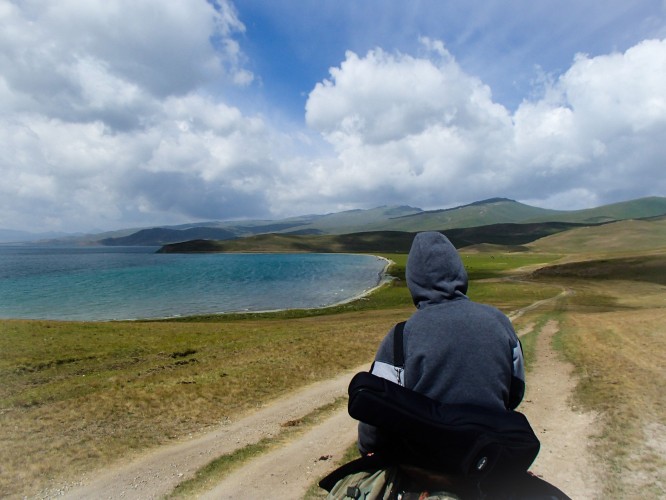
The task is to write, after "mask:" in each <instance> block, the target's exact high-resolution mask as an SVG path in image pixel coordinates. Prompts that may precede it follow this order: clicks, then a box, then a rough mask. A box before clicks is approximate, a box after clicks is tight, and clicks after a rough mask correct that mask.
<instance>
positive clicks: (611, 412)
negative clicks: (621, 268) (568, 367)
mask: <svg viewBox="0 0 666 500" xmlns="http://www.w3.org/2000/svg"><path fill="white" fill-rule="evenodd" d="M574 289H575V290H576V291H577V292H578V295H577V296H574V297H573V298H572V299H571V302H570V303H569V305H568V307H567V313H566V315H564V318H565V328H564V330H563V333H562V335H561V336H560V338H559V339H558V345H559V347H560V349H562V350H563V352H565V354H566V355H567V357H568V358H569V359H570V360H572V361H573V362H574V365H575V366H576V367H577V373H578V375H579V377H580V382H579V384H578V388H577V393H576V402H577V404H580V405H583V406H584V407H587V408H589V409H593V410H595V411H596V412H598V413H599V414H600V415H602V428H600V429H599V434H598V435H597V437H596V441H595V453H596V455H597V456H598V457H599V458H600V460H601V462H602V464H603V465H604V466H605V477H604V481H603V482H604V495H605V497H606V498H663V495H664V494H666V445H665V444H664V443H665V442H666V392H664V387H666V287H663V286H658V285H654V284H651V283H644V282H643V283H641V282H619V281H613V282H596V283H595V284H594V285H593V286H591V284H590V283H587V284H586V286H585V287H579V288H574ZM592 290H593V292H594V294H593V295H592V296H590V292H591V291H592ZM591 297H602V298H604V300H603V303H604V305H603V306H601V307H594V306H593V305H591V303H592V302H594V301H593V300H590V299H591ZM578 301H579V302H578ZM609 304H613V305H614V307H609Z"/></svg>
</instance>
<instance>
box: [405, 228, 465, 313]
mask: <svg viewBox="0 0 666 500" xmlns="http://www.w3.org/2000/svg"><path fill="white" fill-rule="evenodd" d="M406 278H407V286H408V287H409V291H410V293H411V294H412V300H413V301H414V304H415V305H416V306H417V307H419V308H420V307H423V306H425V305H428V304H439V303H442V302H443V301H445V300H452V299H455V298H459V297H465V294H466V293H467V271H466V270H465V266H464V265H463V262H462V259H461V258H460V255H459V254H458V251H457V250H456V248H455V247H454V246H453V245H452V244H451V242H450V241H449V239H448V238H447V237H446V236H444V235H443V234H441V233H438V232H435V231H428V232H424V233H418V234H417V235H416V237H415V238H414V241H413V242H412V247H411V249H410V251H409V256H408V257H407V271H406Z"/></svg>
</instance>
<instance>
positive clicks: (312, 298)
mask: <svg viewBox="0 0 666 500" xmlns="http://www.w3.org/2000/svg"><path fill="white" fill-rule="evenodd" d="M156 250H157V248H155V247H122V248H118V247H90V248H78V247H77V248H60V247H54V248H46V247H37V246H35V247H22V246H0V318H26V319H59V320H83V321H98V320H121V319H140V318H168V317H177V316H188V315H194V314H211V313H224V312H239V311H265V310H274V309H291V308H311V307H322V306H327V305H332V304H335V303H338V302H342V301H345V300H348V299H350V298H353V297H355V296H357V295H359V294H361V293H364V292H365V291H367V290H369V289H371V288H373V287H374V286H376V285H377V284H378V283H379V281H380V280H381V279H382V276H383V269H384V267H385V261H384V260H382V259H379V258H377V257H374V256H368V255H348V254H157V253H155V251H156Z"/></svg>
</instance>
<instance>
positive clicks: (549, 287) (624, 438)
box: [0, 234, 666, 498]
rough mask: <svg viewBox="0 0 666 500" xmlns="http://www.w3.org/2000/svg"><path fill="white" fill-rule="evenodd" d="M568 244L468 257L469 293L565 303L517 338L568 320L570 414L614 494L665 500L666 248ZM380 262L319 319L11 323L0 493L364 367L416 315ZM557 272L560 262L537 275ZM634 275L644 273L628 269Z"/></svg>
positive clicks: (513, 301) (503, 300)
mask: <svg viewBox="0 0 666 500" xmlns="http://www.w3.org/2000/svg"><path fill="white" fill-rule="evenodd" d="M557 237H558V240H557V250H550V249H549V248H548V246H547V242H544V241H543V240H540V241H539V244H540V247H539V248H532V249H531V250H530V251H527V252H525V251H521V252H513V253H510V252H503V253H498V252H494V251H470V252H465V251H464V250H463V251H462V254H463V259H464V262H465V264H466V266H467V268H468V272H469V275H470V279H471V284H470V297H471V298H472V299H474V300H479V301H482V302H487V303H491V304H494V305H496V306H497V307H499V308H500V309H502V310H503V311H504V312H506V313H510V312H512V311H516V310H518V309H521V308H524V307H526V306H528V305H530V304H533V303H535V302H537V301H541V300H544V299H550V298H555V297H558V298H557V299H556V300H553V301H546V302H543V303H542V305H540V306H539V307H537V308H534V309H531V310H529V311H526V312H525V314H523V315H522V316H520V317H519V318H517V319H516V328H517V329H519V328H520V327H521V325H526V324H528V323H534V322H539V321H544V318H556V319H557V321H558V322H559V324H560V327H561V334H560V335H559V336H558V337H557V338H556V344H557V348H558V349H559V351H560V352H561V353H562V355H563V356H566V357H567V358H568V359H569V360H571V361H572V362H573V363H574V365H575V366H576V370H577V373H578V375H579V376H580V383H579V386H578V390H577V393H576V395H575V398H576V401H575V404H577V405H582V406H583V407H585V408H589V409H591V410H594V411H597V412H599V414H600V429H599V433H598V435H597V436H595V450H596V452H597V454H598V456H599V460H600V463H601V464H602V465H603V467H604V470H605V474H606V476H605V477H604V478H603V481H602V482H603V483H604V484H605V488H606V492H605V493H606V494H608V495H610V496H611V497H618V496H619V497H634V498H638V497H642V498H657V497H659V496H660V495H663V494H664V492H665V491H666V487H665V486H664V484H666V478H664V471H665V470H666V459H665V458H664V449H663V443H664V439H665V437H666V396H664V394H663V390H662V389H661V388H663V387H664V386H666V373H665V371H664V370H665V369H664V367H665V366H666V345H665V344H666V332H665V329H664V325H666V281H665V280H664V277H666V252H664V251H663V249H662V250H658V249H657V250H655V249H654V248H651V249H641V251H640V252H637V251H632V249H631V248H628V246H627V245H625V246H624V247H623V248H622V254H621V256H620V257H621V258H615V257H617V256H614V255H612V254H608V253H606V254H604V255H599V254H597V253H588V254H581V253H576V247H579V246H580V242H576V244H575V245H573V247H574V248H573V249H572V248H567V247H566V245H565V243H563V240H562V235H561V234H560V235H557ZM544 240H547V238H544ZM597 248H598V247H597ZM574 254H575V258H574V257H572V256H574ZM383 255H384V256H386V257H387V258H389V259H391V260H392V261H393V262H394V265H393V266H392V267H391V268H390V274H391V275H392V276H393V277H394V278H395V279H393V280H392V281H391V282H390V283H387V284H386V285H384V286H383V287H381V288H380V289H378V290H377V291H375V292H374V293H372V294H371V295H370V296H367V297H364V298H362V299H360V300H356V301H354V302H350V303H347V304H342V305H339V306H335V307H329V308H324V309H317V310H293V311H283V312H278V313H263V314H237V315H223V316H206V317H192V318H184V319H179V320H163V321H134V322H99V323H97V322H95V323H80V322H56V321H24V320H3V321H0V377H2V385H0V497H14V498H19V497H23V496H27V497H36V496H39V495H40V494H43V493H44V492H48V491H53V488H56V487H58V485H61V484H63V483H67V482H74V481H76V480H77V479H78V478H80V477H81V475H83V474H88V475H90V474H92V473H94V471H95V470H97V469H99V468H101V467H104V466H105V465H107V464H110V463H113V462H114V461H118V460H121V459H122V460H126V459H127V458H130V457H132V456H134V455H136V454H139V453H141V452H145V451H146V450H149V449H151V448H154V447H157V446H159V445H162V444H165V443H168V442H171V441H173V440H177V439H180V438H183V437H185V436H188V435H191V434H196V433H200V432H203V431H206V430H207V429H210V428H211V427H212V426H215V425H218V424H219V423H221V422H223V421H225V419H227V418H230V417H236V416H238V415H241V414H243V413H246V412H250V411H252V410H253V408H256V407H257V406H258V405H261V404H263V403H265V402H267V401H269V400H271V399H273V398H276V397H278V396H280V395H283V394H285V393H288V392H289V391H292V390H294V389H295V388H297V387H299V386H302V385H304V384H308V383H310V382H314V381H317V380H322V379H326V378H329V377H331V376H333V375H335V374H336V373H339V372H340V371H342V370H346V369H349V368H353V367H355V366H358V365H360V364H363V363H369V362H370V361H371V359H372V357H373V355H374V352H375V349H376V347H377V345H378V343H379V341H380V340H381V338H382V337H383V335H384V334H385V332H386V331H387V330H388V329H389V328H390V327H391V326H392V325H393V324H394V323H395V322H397V321H399V320H401V319H404V318H405V317H406V316H407V315H408V314H410V313H411V311H412V310H413V305H412V304H411V300H410V297H409V293H408V291H407V289H406V286H405V283H404V267H405V260H406V256H405V255H404V254H383ZM655 256H656V258H654V257H655ZM572 260H575V261H578V262H588V264H587V265H584V264H576V263H571V264H567V262H570V261H572ZM646 260H647V261H649V265H643V264H642V263H643V262H644V261H646ZM551 264H558V266H559V267H557V268H553V269H555V270H554V271H539V272H536V273H535V272H534V271H535V270H536V269H539V268H543V267H545V266H549V265H551ZM626 266H633V267H632V268H633V269H635V272H631V273H627V272H624V271H623V272H622V273H619V270H624V269H625V268H626ZM589 267H594V269H595V272H594V273H593V276H589V275H587V274H586V270H587V269H589ZM618 275H619V276H620V278H621V279H617V278H618ZM655 276H657V278H655ZM659 276H661V278H659ZM322 286H325V284H322ZM563 290H569V291H570V292H571V293H569V294H568V295H566V296H561V295H560V293H561V292H562V291H563ZM535 335H538V328H537V329H535V330H534V333H532V334H529V335H527V336H526V337H525V338H524V339H523V341H524V344H525V351H526V357H527V363H528V367H529V363H530V352H531V351H530V349H531V347H530V346H531V345H533V340H534V336H535ZM528 383H529V380H528ZM655 443H656V444H655ZM660 443H661V444H660ZM660 447H661V448H660Z"/></svg>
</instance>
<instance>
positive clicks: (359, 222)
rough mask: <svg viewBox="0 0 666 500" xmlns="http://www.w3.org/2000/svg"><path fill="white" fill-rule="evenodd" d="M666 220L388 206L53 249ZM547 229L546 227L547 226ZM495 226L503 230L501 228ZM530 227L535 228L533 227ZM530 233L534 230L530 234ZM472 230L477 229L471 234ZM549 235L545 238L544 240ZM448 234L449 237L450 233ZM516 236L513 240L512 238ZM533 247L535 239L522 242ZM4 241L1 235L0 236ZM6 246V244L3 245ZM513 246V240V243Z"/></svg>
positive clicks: (638, 204) (511, 205)
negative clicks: (89, 245) (259, 236)
mask: <svg viewBox="0 0 666 500" xmlns="http://www.w3.org/2000/svg"><path fill="white" fill-rule="evenodd" d="M664 215H666V197H648V198H641V199H637V200H632V201H627V202H622V203H614V204H610V205H604V206H600V207H597V208H590V209H584V210H570V211H568V210H567V211H565V210H548V209H544V208H538V207H533V206H530V205H525V204H523V203H519V202H517V201H514V200H510V199H506V198H492V199H488V200H483V201H479V202H476V203H471V204H469V205H463V206H460V207H456V208H448V209H442V210H427V211H426V210H422V209H420V208H415V207H409V206H384V207H378V208H373V209H369V210H349V211H344V212H337V213H331V214H326V215H304V216H300V217H291V218H286V219H281V220H254V221H212V222H201V223H195V224H187V225H179V226H164V227H154V228H146V229H138V230H125V231H117V232H113V233H100V234H98V235H87V236H85V237H84V236H75V237H69V238H61V239H51V240H50V241H49V243H52V244H54V243H62V244H97V245H112V246H135V245H146V246H162V245H167V244H171V243H178V242H184V241H191V240H217V241H227V240H234V239H238V238H245V237H249V236H256V235H263V234H280V235H289V236H293V235H344V234H350V233H359V232H377V231H397V232H409V233H414V232H418V231H427V230H439V231H443V230H447V231H448V230H453V229H455V230H456V231H455V233H456V237H457V238H460V239H461V242H462V241H465V242H467V241H466V240H469V242H470V243H472V242H478V241H479V239H480V236H479V234H482V233H483V231H484V230H483V229H481V228H482V227H485V226H491V227H490V229H488V230H486V232H488V233H489V234H493V235H498V234H500V235H501V234H502V233H506V234H507V235H508V234H510V233H511V232H512V231H513V232H514V233H515V232H516V228H515V227H512V226H511V225H515V224H520V225H527V226H525V227H523V228H520V230H518V232H519V233H521V234H522V233H529V232H530V231H532V232H535V233H538V234H541V236H544V235H545V234H553V233H556V232H558V231H563V230H565V229H569V228H571V227H574V226H576V225H595V224H604V223H608V222H613V221H621V220H628V219H645V218H650V217H660V216H664ZM543 223H548V224H546V225H543ZM497 225H505V226H504V227H503V228H502V227H497ZM530 225H531V226H530ZM530 227H531V229H530ZM471 228H476V229H474V230H473V231H471ZM542 233H545V234H542ZM447 234H448V233H447ZM514 236H515V235H514ZM524 239H525V240H526V241H528V240H529V241H532V240H533V239H534V238H524ZM0 241H3V234H2V232H1V231H0ZM4 241H7V240H6V239H4ZM512 241H515V238H512Z"/></svg>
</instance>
